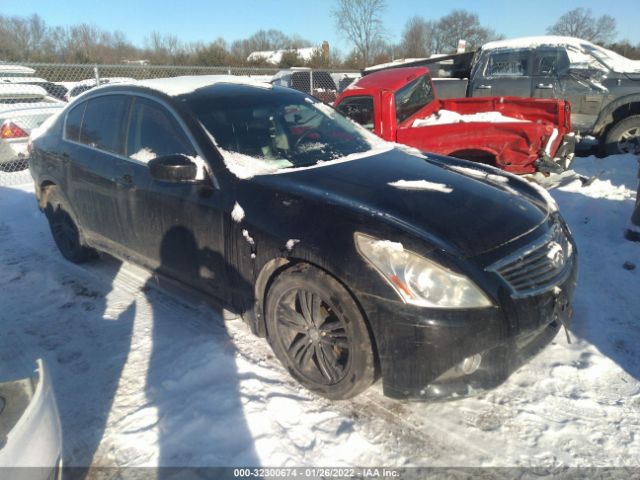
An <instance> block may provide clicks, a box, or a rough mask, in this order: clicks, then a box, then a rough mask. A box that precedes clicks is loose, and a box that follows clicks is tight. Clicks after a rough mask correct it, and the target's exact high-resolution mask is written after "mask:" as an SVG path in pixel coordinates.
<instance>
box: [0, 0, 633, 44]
mask: <svg viewBox="0 0 640 480" xmlns="http://www.w3.org/2000/svg"><path fill="white" fill-rule="evenodd" d="M387 4H388V6H387V9H386V11H385V12H384V15H383V18H384V24H385V27H386V29H387V32H388V40H389V41H391V42H397V41H399V39H400V37H401V35H402V30H403V27H404V25H405V23H406V21H407V19H409V18H410V17H411V16H413V15H421V16H423V17H424V18H426V19H437V18H440V17H441V16H443V15H446V14H447V13H449V12H450V11H451V10H453V9H455V8H460V9H465V10H468V11H471V12H475V13H477V14H478V15H479V17H480V21H481V23H482V25H484V26H487V27H489V28H492V29H494V30H495V31H496V32H498V33H501V34H503V35H505V36H506V37H507V38H510V37H517V36H525V35H526V36H528V35H543V34H545V30H546V28H547V27H548V26H549V25H551V24H553V23H554V22H555V21H556V19H557V18H558V17H559V16H560V15H562V14H563V13H565V12H567V11H569V10H571V9H573V8H576V7H587V8H591V10H592V11H593V13H594V15H602V14H609V15H611V16H613V17H614V18H615V19H616V21H617V26H618V38H619V39H628V40H629V41H631V43H632V44H637V43H640V8H639V7H640V4H639V3H638V0H612V1H608V2H605V1H602V0H598V1H595V0H587V1H582V2H577V1H572V0H560V1H558V0H535V1H506V0H495V1H442V0H435V1H434V0H431V1H429V0H387ZM333 5H335V2H334V1H332V0H315V1H310V0H230V1H229V0H228V1H219V0H209V1H188V0H181V1H176V0H172V1H167V0H140V1H134V0H128V1H123V0H106V1H95V2H87V1H86V0H82V1H80V0H66V1H64V2H52V1H36V0H20V1H19V2H3V5H2V11H1V12H0V13H2V14H4V15H30V14H32V13H38V14H40V15H41V16H42V17H43V18H44V20H45V21H46V22H47V24H49V25H63V26H67V25H72V24H77V23H90V24H94V25H96V26H98V27H101V28H103V29H106V30H112V31H113V30H121V31H122V32H124V33H125V35H126V36H127V38H128V39H129V40H130V41H132V42H133V43H135V44H136V45H138V46H143V45H144V39H145V37H146V36H147V35H148V34H149V33H150V32H152V31H154V30H157V31H160V32H162V33H171V34H174V35H176V36H178V38H180V39H181V40H183V41H185V42H190V41H203V42H208V41H211V40H214V39H216V38H218V37H223V38H224V39H225V40H227V41H229V42H231V41H233V40H237V39H240V38H246V37H248V36H249V35H251V34H253V33H254V32H255V31H257V30H259V29H269V28H275V29H278V30H282V31H283V32H284V33H286V34H288V35H293V34H298V35H300V36H302V37H303V38H306V39H308V40H310V41H312V42H314V43H316V44H320V43H321V42H322V41H323V40H328V41H329V43H330V44H331V45H333V46H337V47H338V48H339V49H340V50H341V51H342V52H343V53H346V52H347V51H348V50H349V49H350V46H349V44H348V43H347V42H346V41H345V40H344V39H343V38H341V37H340V35H339V33H338V32H337V31H336V29H335V26H334V21H333V19H332V17H331V15H330V10H331V8H332V7H333Z"/></svg>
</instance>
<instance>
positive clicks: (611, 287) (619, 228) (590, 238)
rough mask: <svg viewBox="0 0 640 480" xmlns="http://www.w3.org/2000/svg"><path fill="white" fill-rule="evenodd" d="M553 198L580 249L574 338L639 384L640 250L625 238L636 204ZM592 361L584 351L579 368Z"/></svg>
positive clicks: (558, 194) (568, 195)
mask: <svg viewBox="0 0 640 480" xmlns="http://www.w3.org/2000/svg"><path fill="white" fill-rule="evenodd" d="M634 177H635V176H634ZM635 182H636V179H635V178H630V179H629V182H626V180H625V181H624V186H625V187H626V188H629V189H635V185H636V183H635ZM612 183H614V182H612ZM617 183H619V182H617ZM553 196H554V197H555V198H556V200H557V201H558V204H559V206H560V213H561V214H562V215H563V217H564V218H565V220H566V221H567V223H568V224H569V227H570V229H571V231H572V233H573V237H574V239H575V240H576V243H577V246H578V254H579V260H578V262H579V264H578V265H579V269H578V286H577V290H576V294H575V298H574V317H573V321H572V324H571V328H570V330H571V333H572V336H576V337H578V338H580V339H582V340H585V341H586V342H588V343H590V344H592V345H593V346H594V347H595V348H597V349H598V350H599V351H600V352H601V353H602V354H604V355H606V356H607V357H608V358H609V359H611V360H612V361H613V362H615V363H616V364H617V365H618V366H619V367H620V368H621V369H623V370H624V371H625V372H626V373H627V374H628V375H630V376H631V377H633V378H635V379H636V380H640V351H638V349H637V345H638V343H639V342H640V297H639V296H638V284H640V248H638V245H637V244H634V243H633V242H630V241H628V240H626V239H625V238H624V230H625V228H626V226H627V224H628V221H629V217H630V215H631V212H632V210H633V205H634V202H633V200H632V199H626V200H613V199H609V198H594V197H591V196H587V195H585V194H582V193H580V192H579V191H577V192H574V191H566V190H553ZM590 357H591V354H590V353H589V352H583V353H581V354H580V358H579V359H578V360H577V361H576V366H577V367H578V368H581V369H584V368H588V367H589V366H590V363H591V362H590Z"/></svg>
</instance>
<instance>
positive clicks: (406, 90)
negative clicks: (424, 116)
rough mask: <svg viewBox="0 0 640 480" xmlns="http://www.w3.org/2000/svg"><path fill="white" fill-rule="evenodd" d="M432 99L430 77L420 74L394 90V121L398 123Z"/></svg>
mask: <svg viewBox="0 0 640 480" xmlns="http://www.w3.org/2000/svg"><path fill="white" fill-rule="evenodd" d="M433 99H434V96H433V89H432V88H431V79H430V78H429V76H428V75H422V76H421V77H419V78H417V79H416V80H414V81H412V82H411V83H409V84H407V85H405V86H404V87H402V88H401V89H400V90H398V91H397V92H396V94H395V101H396V121H397V122H398V123H400V122H402V121H404V120H406V119H407V118H409V117H410V116H411V115H413V114H414V113H416V112H417V111H418V110H421V109H422V108H423V107H425V106H427V105H428V104H429V103H431V102H432V101H433Z"/></svg>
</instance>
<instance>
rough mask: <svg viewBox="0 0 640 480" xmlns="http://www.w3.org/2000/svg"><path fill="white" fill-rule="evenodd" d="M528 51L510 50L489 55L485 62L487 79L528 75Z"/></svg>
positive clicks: (529, 53)
mask: <svg viewBox="0 0 640 480" xmlns="http://www.w3.org/2000/svg"><path fill="white" fill-rule="evenodd" d="M530 55H531V52H530V51H529V50H512V51H508V52H496V53H493V54H491V56H490V57H489V61H488V62H487V69H486V71H485V76H487V77H522V76H525V75H528V74H529V58H530Z"/></svg>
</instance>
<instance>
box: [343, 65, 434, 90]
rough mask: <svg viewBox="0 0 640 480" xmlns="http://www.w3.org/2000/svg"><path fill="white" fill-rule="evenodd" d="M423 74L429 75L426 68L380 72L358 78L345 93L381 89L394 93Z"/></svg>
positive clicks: (405, 68) (393, 69)
mask: <svg viewBox="0 0 640 480" xmlns="http://www.w3.org/2000/svg"><path fill="white" fill-rule="evenodd" d="M425 73H429V69H428V68H427V67H404V68H391V69H389V70H382V71H380V72H375V73H370V74H369V75H366V76H364V77H362V78H360V79H359V80H358V81H357V82H354V83H352V84H351V85H350V86H349V87H348V88H347V91H351V90H357V89H358V88H376V89H380V88H383V89H386V90H392V91H394V92H395V91H397V90H399V89H400V88H402V87H404V86H405V85H406V84H407V83H408V82H410V81H412V80H414V79H416V78H418V77H420V76H422V75H424V74H425Z"/></svg>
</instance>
